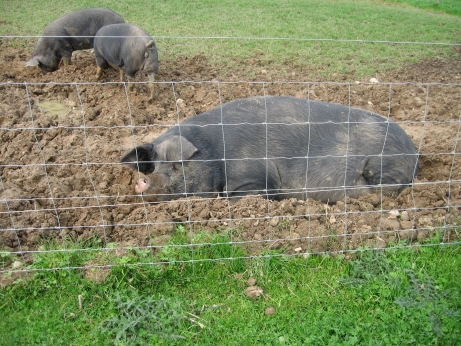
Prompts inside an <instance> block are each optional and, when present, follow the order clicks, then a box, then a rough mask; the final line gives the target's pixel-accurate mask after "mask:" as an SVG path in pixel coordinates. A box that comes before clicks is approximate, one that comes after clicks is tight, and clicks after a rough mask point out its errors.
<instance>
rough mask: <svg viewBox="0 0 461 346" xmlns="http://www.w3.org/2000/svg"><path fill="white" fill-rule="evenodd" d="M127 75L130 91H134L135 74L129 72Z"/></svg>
mask: <svg viewBox="0 0 461 346" xmlns="http://www.w3.org/2000/svg"><path fill="white" fill-rule="evenodd" d="M125 74H126V79H128V91H133V88H134V84H133V82H134V76H135V74H134V73H129V72H127V71H125Z"/></svg>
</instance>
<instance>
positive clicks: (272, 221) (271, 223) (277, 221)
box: [269, 216, 280, 227]
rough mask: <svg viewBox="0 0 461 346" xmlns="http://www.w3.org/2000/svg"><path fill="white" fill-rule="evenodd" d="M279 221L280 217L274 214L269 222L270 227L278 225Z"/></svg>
mask: <svg viewBox="0 0 461 346" xmlns="http://www.w3.org/2000/svg"><path fill="white" fill-rule="evenodd" d="M279 221H280V218H279V217H278V216H276V217H273V218H272V219H271V221H270V222H269V223H270V225H271V226H272V227H275V226H277V225H278V223H279Z"/></svg>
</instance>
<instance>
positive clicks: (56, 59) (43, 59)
mask: <svg viewBox="0 0 461 346" xmlns="http://www.w3.org/2000/svg"><path fill="white" fill-rule="evenodd" d="M115 23H125V21H124V20H123V18H122V17H120V16H119V15H118V14H117V13H115V12H114V11H112V10H109V9H107V8H85V9H83V10H78V11H74V12H71V13H68V14H66V15H64V16H62V17H60V18H58V19H56V20H55V21H53V22H51V23H50V24H48V25H47V26H46V27H45V30H43V33H42V37H40V39H39V40H38V42H37V44H36V45H35V48H34V52H33V53H32V59H30V60H29V61H28V62H27V63H26V66H38V67H40V68H41V70H42V71H43V72H53V71H56V70H57V69H58V66H59V63H60V62H61V59H62V60H63V61H64V65H68V64H69V63H70V58H71V57H72V52H73V51H74V50H81V49H90V48H93V42H94V35H96V32H97V31H98V30H99V29H100V28H102V27H103V26H104V25H108V24H115Z"/></svg>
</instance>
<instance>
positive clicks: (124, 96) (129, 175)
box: [0, 41, 461, 269]
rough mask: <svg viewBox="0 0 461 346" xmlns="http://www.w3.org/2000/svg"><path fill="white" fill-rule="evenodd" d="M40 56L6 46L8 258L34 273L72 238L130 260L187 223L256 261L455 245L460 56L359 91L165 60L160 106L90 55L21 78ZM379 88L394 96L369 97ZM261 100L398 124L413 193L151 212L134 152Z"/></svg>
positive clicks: (0, 53) (289, 73) (0, 208)
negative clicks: (412, 163)
mask: <svg viewBox="0 0 461 346" xmlns="http://www.w3.org/2000/svg"><path fill="white" fill-rule="evenodd" d="M31 50H32V48H30V49H24V48H17V47H12V46H11V45H10V44H9V43H8V42H5V41H3V42H2V41H0V174H1V183H0V229H1V232H0V249H4V250H7V251H13V252H18V253H22V254H23V255H25V258H26V259H27V258H30V254H31V253H33V251H34V250H36V249H37V248H38V246H39V245H40V243H41V242H42V241H43V239H45V238H56V239H58V240H61V239H63V237H65V236H66V235H71V236H72V237H73V238H74V239H77V240H82V239H87V238H89V237H93V236H94V235H97V236H99V237H100V238H101V239H102V240H103V241H104V242H105V244H107V243H109V242H115V243H118V244H121V245H122V246H128V245H131V246H149V245H164V244H166V243H167V242H168V240H169V235H170V234H171V232H172V231H173V229H174V228H175V225H176V224H178V223H185V227H186V228H187V230H189V231H190V233H191V234H195V233H197V232H199V231H202V230H204V231H207V232H208V231H210V232H211V231H212V230H213V229H217V230H218V231H220V232H227V231H229V229H232V232H231V235H232V240H233V241H235V242H242V244H243V246H246V247H247V248H248V251H249V254H258V253H261V251H263V250H264V249H278V250H280V251H283V252H284V253H288V254H293V253H304V252H310V253H316V252H324V251H331V252H339V251H345V250H350V249H356V248H358V247H360V246H368V247H372V248H382V247H385V246H387V245H389V243H392V242H398V241H402V240H405V241H408V242H416V241H424V240H425V239H426V238H428V237H430V236H431V235H433V234H434V232H435V231H436V230H439V231H442V232H443V241H444V242H450V241H454V240H457V239H458V238H457V237H458V233H457V232H459V231H457V230H456V227H454V226H455V225H456V224H458V223H459V222H460V221H461V220H460V216H459V207H460V205H461V157H460V150H461V148H460V146H459V145H458V141H459V138H460V134H459V128H460V115H461V75H460V73H461V61H460V59H459V55H458V58H455V56H456V52H455V53H454V58H453V59H440V58H434V59H431V60H426V61H423V62H420V63H418V64H416V65H409V66H406V67H405V68H403V69H401V70H395V71H391V72H389V73H386V74H378V75H376V76H369V77H367V78H365V79H363V80H362V81H360V83H356V82H355V80H354V79H351V77H350V76H347V75H341V76H335V77H334V78H335V80H329V81H315V80H310V78H309V69H308V68H299V67H290V66H287V67H286V72H283V73H282V72H277V71H275V70H271V69H270V68H266V67H265V66H261V63H260V60H259V59H258V57H257V56H255V58H254V59H251V60H249V61H243V62H242V64H245V65H246V66H248V65H249V66H252V67H254V71H255V77H253V79H249V78H248V76H244V75H239V74H238V73H239V72H238V71H232V72H230V73H228V75H225V76H224V77H223V76H222V73H219V74H218V68H217V67H216V66H213V65H212V64H211V63H210V62H209V59H207V57H205V56H203V55H197V56H191V57H188V58H185V59H182V60H179V61H166V60H165V61H160V73H159V75H158V82H160V84H158V85H157V86H156V90H157V92H158V96H157V98H156V99H154V100H153V101H149V100H148V89H147V86H146V85H145V84H139V85H137V86H136V87H135V91H134V92H133V93H129V92H127V91H126V89H125V87H124V85H122V84H118V83H112V82H117V80H118V72H117V71H115V70H113V69H111V70H107V71H106V72H105V73H104V74H103V76H102V80H101V81H100V82H102V83H97V84H95V83H94V81H95V79H94V76H95V70H96V69H95V62H94V57H93V55H92V54H91V52H89V51H80V52H76V53H74V57H73V63H72V65H71V66H68V67H66V68H64V67H63V66H61V68H60V69H59V70H58V71H56V72H54V73H51V74H46V75H44V74H42V73H41V72H40V70H39V69H38V68H24V63H25V62H26V61H27V60H28V59H29V56H30V51H31ZM218 75H219V78H218ZM371 77H375V78H377V79H378V80H379V82H381V83H385V84H370V83H368V81H369V79H370V78H371ZM143 78H144V77H143V76H139V77H138V80H139V81H143V80H144V79H143ZM242 80H245V82H241V81H242ZM181 81H191V82H181ZM306 81H310V82H316V83H310V84H306V83H304V82H306ZM347 81H351V83H350V84H348V83H346V82H347ZM105 82H107V83H105ZM364 82H365V83H364ZM388 82H393V84H388ZM427 83H430V84H427ZM436 83H441V84H436ZM453 84H457V85H453ZM264 94H265V95H290V96H296V97H303V98H307V97H309V98H311V99H315V100H322V101H328V102H336V103H343V104H346V105H347V104H349V103H350V104H351V105H352V106H354V107H358V108H363V109H369V110H373V111H375V112H377V113H379V114H381V115H383V116H390V118H391V119H392V120H394V121H397V122H398V123H399V124H400V125H401V126H402V127H403V128H404V129H405V131H406V132H407V133H408V134H409V135H410V136H411V138H412V139H413V141H414V143H415V145H416V147H417V148H418V150H419V152H420V154H421V158H420V168H419V172H418V177H417V179H416V181H415V185H414V186H413V187H410V188H407V189H406V190H404V191H403V193H401V194H400V195H399V196H397V197H395V198H390V197H381V196H380V194H379V193H376V194H372V195H367V196H363V197H361V198H359V199H348V200H347V201H346V202H347V203H344V202H339V203H337V204H335V205H326V204H324V203H321V202H318V201H314V200H307V201H302V200H284V201H281V202H274V201H267V200H264V199H262V198H260V197H247V198H244V199H240V200H227V199H224V198H221V199H202V200H197V199H192V198H191V199H189V200H181V201H173V202H165V203H160V204H146V203H144V202H143V200H142V198H141V197H139V196H136V195H134V190H133V183H134V181H135V180H136V174H135V173H134V172H132V171H131V170H130V169H129V168H127V167H124V166H122V165H120V164H119V163H118V161H119V159H120V157H121V155H122V154H123V153H124V152H125V151H127V150H128V149H130V148H131V147H133V145H134V143H138V144H139V143H142V142H145V141H149V140H151V139H153V138H155V137H156V136H158V134H160V133H162V132H163V131H165V130H166V129H167V128H168V126H171V125H173V124H175V123H176V122H177V121H178V119H180V120H182V119H184V118H186V117H190V116H193V115H195V114H198V113H202V112H204V111H206V110H209V109H210V108H212V107H214V106H216V105H218V104H219V103H220V100H222V102H225V101H230V100H234V99H237V98H244V97H249V96H254V95H264ZM179 99H181V100H182V101H179V102H176V101H178V100H179ZM177 105H178V107H177ZM0 269H1V268H0Z"/></svg>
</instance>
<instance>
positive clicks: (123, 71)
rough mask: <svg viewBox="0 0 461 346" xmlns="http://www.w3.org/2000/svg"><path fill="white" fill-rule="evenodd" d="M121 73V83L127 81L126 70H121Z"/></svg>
mask: <svg viewBox="0 0 461 346" xmlns="http://www.w3.org/2000/svg"><path fill="white" fill-rule="evenodd" d="M119 72H120V82H123V81H125V70H124V69H122V68H121V69H120V71H119Z"/></svg>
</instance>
